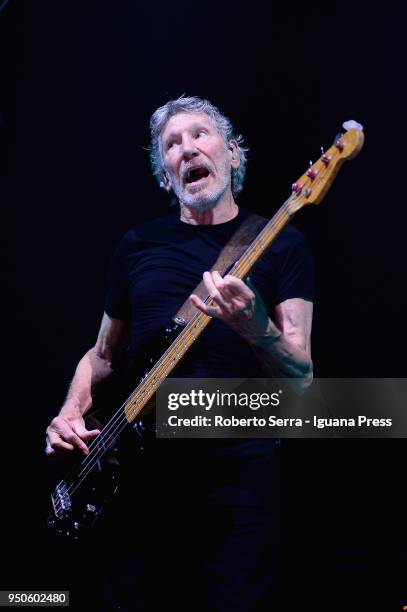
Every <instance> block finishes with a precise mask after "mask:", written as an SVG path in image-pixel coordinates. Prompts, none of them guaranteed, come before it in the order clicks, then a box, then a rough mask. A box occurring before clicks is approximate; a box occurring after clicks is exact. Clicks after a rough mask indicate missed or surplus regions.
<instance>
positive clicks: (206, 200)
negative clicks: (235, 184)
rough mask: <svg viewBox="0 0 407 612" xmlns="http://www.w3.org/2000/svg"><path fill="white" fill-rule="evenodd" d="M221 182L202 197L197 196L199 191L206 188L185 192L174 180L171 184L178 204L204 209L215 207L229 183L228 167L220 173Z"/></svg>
mask: <svg viewBox="0 0 407 612" xmlns="http://www.w3.org/2000/svg"><path fill="white" fill-rule="evenodd" d="M220 179H221V184H220V185H219V187H217V188H216V187H215V188H214V189H212V190H211V191H210V192H209V193H207V195H206V196H204V197H199V194H200V193H201V191H206V189H205V188H204V189H199V190H198V191H197V192H196V193H187V192H186V191H185V190H183V189H182V188H181V186H180V185H179V184H177V183H176V182H175V183H174V184H173V191H174V194H175V195H176V197H177V198H178V200H179V202H180V204H184V205H185V206H188V207H189V208H194V209H196V210H201V211H204V210H206V209H208V208H215V207H216V206H217V204H218V202H219V201H220V200H221V199H222V197H223V196H224V194H225V193H226V191H227V189H228V187H229V186H230V183H231V175H230V168H224V169H223V171H222V172H221V173H220Z"/></svg>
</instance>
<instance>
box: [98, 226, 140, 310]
mask: <svg viewBox="0 0 407 612" xmlns="http://www.w3.org/2000/svg"><path fill="white" fill-rule="evenodd" d="M133 243H134V237H133V235H132V232H131V231H129V232H127V234H125V236H124V237H123V238H122V240H121V241H120V243H119V245H118V246H117V248H116V250H115V252H114V254H113V257H112V259H111V262H110V266H109V272H108V277H107V289H106V300H105V311H106V312H107V314H108V315H109V316H110V317H112V318H113V319H129V318H130V292H129V269H128V268H129V256H130V253H131V250H132V246H133Z"/></svg>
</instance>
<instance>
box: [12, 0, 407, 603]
mask: <svg viewBox="0 0 407 612" xmlns="http://www.w3.org/2000/svg"><path fill="white" fill-rule="evenodd" d="M404 30H405V15H404V14H403V10H402V3H401V2H400V3H394V4H392V3H391V2H388V3H386V6H385V7H384V6H383V5H381V6H378V7H377V8H375V7H373V6H372V5H370V4H367V3H366V4H364V3H347V2H340V3H339V2H337V3H335V2H318V3H315V2H314V3H312V4H310V3H301V4H300V5H299V6H297V5H294V4H292V3H288V2H285V3H283V2H269V3H260V2H251V3H243V2H242V3H238V2H236V3H227V2H226V3H219V2H218V3H214V2H212V1H211V0H209V1H207V2H205V3H203V4H200V3H190V2H185V1H184V0H181V1H180V2H178V3H176V4H175V3H174V4H171V3H164V2H157V3H151V2H150V3H143V4H141V3H136V2H131V1H129V0H122V1H121V2H108V1H102V2H95V1H88V2H86V3H83V2H82V3H79V2H73V1H72V2H66V1H63V2H51V1H47V0H43V1H41V2H30V1H28V0H26V1H23V0H20V1H17V0H15V1H11V2H9V3H8V4H6V5H4V7H3V10H2V11H1V12H0V54H1V57H0V70H1V73H0V74H1V77H0V87H1V94H0V138H1V149H0V181H1V182H0V198H1V204H2V228H3V231H2V236H3V239H4V247H5V248H4V260H5V262H6V266H5V273H4V276H3V282H2V287H3V300H2V302H3V305H4V306H5V313H4V315H3V325H2V327H3V333H2V337H3V340H4V342H3V346H4V349H3V357H4V358H5V365H4V367H3V370H2V371H3V384H2V392H3V398H4V402H3V415H4V417H3V423H4V427H3V436H2V438H3V446H4V447H5V448H6V450H7V452H6V458H5V463H4V465H5V469H4V472H5V477H4V498H3V509H5V511H6V515H5V516H6V518H5V519H4V522H3V525H4V526H5V529H4V539H5V540H6V539H7V541H8V542H9V544H8V545H7V546H6V548H5V549H4V550H5V551H6V553H5V554H6V559H7V563H6V567H5V569H4V583H3V584H1V585H0V586H1V587H2V588H9V587H13V588H17V587H18V588H34V587H37V588H46V587H47V586H51V585H52V584H56V583H58V580H57V579H56V578H55V573H56V574H57V573H58V572H55V565H54V563H55V560H54V561H52V559H51V562H50V561H46V560H44V561H41V563H39V562H38V557H39V556H40V555H41V551H42V552H43V549H44V546H43V540H42V538H43V535H42V531H41V528H40V527H39V524H40V523H41V520H42V517H43V511H44V509H43V504H42V502H41V501H40V499H42V498H43V495H45V493H44V491H45V489H46V487H45V485H44V484H43V482H42V480H43V464H42V461H43V459H42V450H43V446H44V442H43V431H44V429H45V426H46V424H47V423H48V421H49V420H50V419H51V417H52V416H53V415H54V414H55V412H56V411H57V409H58V408H59V406H60V403H61V401H62V399H63V396H64V394H65V392H66V388H67V384H68V382H69V379H70V378H71V376H72V372H73V366H74V364H75V363H76V362H77V361H78V359H79V357H80V356H81V355H82V354H83V353H84V352H85V350H87V349H88V348H89V346H90V345H91V344H92V343H93V342H94V340H95V334H96V332H97V330H98V326H99V322H100V318H101V316H102V309H103V295H104V283H105V278H106V270H107V265H108V262H109V258H110V256H111V253H112V250H113V248H114V246H115V244H116V243H117V241H118V240H119V238H120V237H121V235H122V234H123V233H124V231H125V230H126V229H127V228H128V227H129V226H130V225H132V224H133V223H135V222H139V221H141V220H144V219H147V218H149V217H152V216H156V215H158V214H161V213H163V212H165V211H166V210H167V207H168V203H167V200H166V197H165V194H164V193H161V192H160V190H159V189H158V187H157V186H156V184H155V182H154V180H153V178H152V176H151V174H150V171H149V165H148V156H147V152H146V151H145V146H146V145H147V144H148V120H149V116H150V114H151V112H152V111H153V110H154V109H155V108H156V107H157V106H158V105H160V104H162V103H164V102H165V101H166V100H167V99H168V98H169V97H175V96H178V95H180V94H182V93H186V94H190V95H200V96H203V97H208V98H209V99H211V100H213V101H214V102H215V103H216V104H217V105H218V106H220V108H221V109H222V110H223V111H224V112H225V113H226V114H228V115H230V116H231V118H232V119H233V121H234V122H235V123H236V125H237V127H238V129H239V130H240V131H241V132H242V133H243V134H244V135H245V137H246V140H247V144H248V145H249V147H250V163H249V169H248V177H247V184H246V187H245V190H244V194H243V195H242V198H241V201H242V203H245V204H246V205H248V206H249V207H250V208H252V209H253V210H254V211H256V212H259V213H261V214H263V215H266V216H271V215H272V213H273V212H274V211H275V210H276V209H277V207H278V206H279V205H280V204H281V203H282V201H283V200H284V199H285V198H286V196H287V195H288V192H289V188H290V184H291V183H292V182H293V180H295V179H296V178H297V177H298V176H300V175H301V174H302V172H303V171H304V168H305V166H306V165H308V161H309V159H314V160H315V159H316V158H317V156H318V155H319V150H320V146H325V147H328V146H330V145H331V144H332V141H333V138H334V136H335V134H336V133H337V132H338V131H339V130H340V127H341V123H342V121H344V120H346V119H349V118H354V119H357V120H358V121H360V122H361V123H362V124H363V125H364V126H365V132H366V144H365V147H364V149H363V151H362V153H361V154H360V156H359V157H358V158H357V159H356V160H354V161H352V162H351V163H349V164H347V165H345V166H344V168H343V170H342V171H341V174H340V175H339V177H338V179H337V181H336V183H335V184H334V186H333V188H332V190H331V191H330V192H329V194H328V196H327V197H326V199H325V200H324V202H323V203H322V205H321V206H320V207H318V208H314V207H313V208H308V209H306V210H305V211H302V212H301V213H300V215H299V216H298V218H297V220H296V224H297V225H298V226H299V227H300V228H301V229H302V230H303V231H304V232H305V233H306V235H307V237H308V239H309V242H310V244H311V248H312V251H313V253H314V256H315V261H316V269H317V300H316V308H315V321H314V332H313V357H314V362H315V373H316V375H317V376H332V377H339V376H350V377H371V376H372V377H376V376H379V377H380V376H388V377H398V376H404V372H405V358H404V357H405V346H406V334H405V329H404V327H405V326H404V319H403V316H404V313H405V310H406V309H405V306H406V295H405V288H404V281H403V278H404V274H403V272H404V259H405V256H404V252H405V238H404V224H405V221H406V213H405V210H404V208H403V204H404V199H405V198H404V192H405V188H404V181H405V172H404V171H403V170H404V169H403V167H402V164H403V162H404V159H403V152H404V149H405V143H404V140H403V134H402V132H403V130H401V127H402V126H403V122H404V121H403V120H404V116H403V111H404V104H403V102H404V99H403V89H404V87H403V85H404V83H403V81H404V78H405V76H404V62H403V55H402V54H403V42H404V37H405V32H404ZM402 106H403V108H402ZM403 127H404V126H403ZM285 453H286V455H285V457H286V463H285V469H286V470H287V478H288V480H287V482H288V483H289V485H288V487H287V492H288V493H287V495H288V500H289V501H288V503H287V512H288V516H289V517H290V520H291V521H293V520H294V523H291V524H290V525H291V527H292V528H291V527H290V529H288V531H287V532H288V533H291V534H294V532H295V525H296V523H295V521H298V520H301V521H303V523H302V524H303V525H310V527H309V529H308V528H305V527H304V529H303V531H306V532H307V534H308V535H307V536H306V537H305V536H304V538H303V541H301V543H300V545H299V546H298V550H296V553H295V555H296V558H297V560H298V559H302V558H304V560H306V563H307V567H308V568H310V569H309V575H311V574H312V573H313V572H315V573H316V574H317V575H322V574H323V575H325V574H324V572H325V573H326V575H327V576H328V575H329V576H330V578H331V579H332V580H333V583H332V584H333V585H336V586H333V587H332V588H333V592H335V590H336V589H340V585H341V584H342V583H343V582H345V583H349V581H350V582H352V583H353V584H354V585H358V586H359V587H360V588H359V590H360V591H361V592H362V591H363V592H364V594H365V596H366V597H369V596H370V595H369V594H370V593H373V590H372V589H373V584H372V583H373V582H374V583H375V584H376V585H377V584H384V585H385V586H383V591H385V596H386V597H388V598H389V599H388V602H390V601H391V602H392V605H394V606H395V608H394V609H399V607H398V606H399V605H400V602H401V601H402V598H403V596H407V593H406V592H405V591H403V589H404V588H405V589H406V590H407V587H404V586H403V581H402V580H401V578H400V576H402V574H403V570H404V566H403V558H404V557H405V554H406V553H405V550H406V546H405V536H403V531H404V523H403V508H405V503H406V496H405V487H404V483H403V474H404V471H405V468H404V442H403V441H402V440H389V441H385V440H382V441H374V440H370V441H369V440H367V441H366V440H363V441H354V442H352V443H350V442H346V443H345V442H344V441H335V444H333V443H332V442H325V441H320V442H316V441H313V442H312V444H311V442H310V441H298V442H296V443H295V444H290V445H287V448H286V450H285ZM290 512H291V514H289V513H290ZM307 521H308V522H307ZM287 537H290V536H287ZM294 537H296V536H292V538H294ZM403 537H404V539H403ZM294 548H295V547H293V549H294ZM315 551H317V552H315ZM49 554H50V555H53V554H55V551H52V550H51V551H49ZM51 567H52V568H53V570H52V569H51ZM53 572H54V573H53ZM318 572H319V574H318ZM321 572H322V574H321ZM51 576H53V577H52V578H51ZM375 577H376V578H377V580H372V578H375ZM2 582H3V581H2ZM59 584H60V586H64V581H63V580H62V582H60V583H59ZM366 584H369V586H368V587H367V586H366ZM338 585H339V586H338ZM361 585H362V586H361ZM400 598H401V599H400ZM389 606H390V603H389ZM388 609H391V608H390V607H389V608H388Z"/></svg>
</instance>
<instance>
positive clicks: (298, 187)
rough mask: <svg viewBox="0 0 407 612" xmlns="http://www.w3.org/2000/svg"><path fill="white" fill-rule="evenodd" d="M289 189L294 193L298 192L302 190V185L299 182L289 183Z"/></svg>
mask: <svg viewBox="0 0 407 612" xmlns="http://www.w3.org/2000/svg"><path fill="white" fill-rule="evenodd" d="M291 190H292V191H293V192H294V193H300V192H301V190H302V185H300V183H293V184H292V185H291Z"/></svg>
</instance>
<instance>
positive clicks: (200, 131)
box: [195, 130, 206, 138]
mask: <svg viewBox="0 0 407 612" xmlns="http://www.w3.org/2000/svg"><path fill="white" fill-rule="evenodd" d="M205 135H206V132H205V130H199V132H197V133H196V135H195V137H196V138H200V137H201V136H205Z"/></svg>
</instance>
